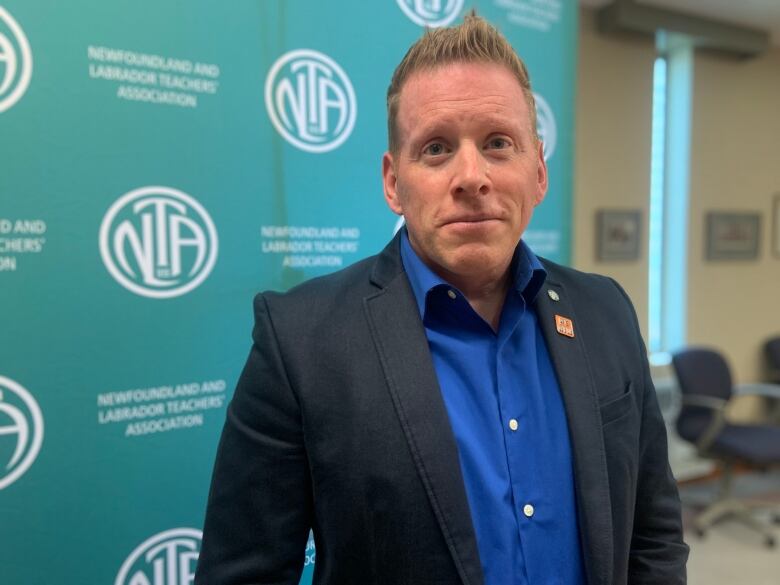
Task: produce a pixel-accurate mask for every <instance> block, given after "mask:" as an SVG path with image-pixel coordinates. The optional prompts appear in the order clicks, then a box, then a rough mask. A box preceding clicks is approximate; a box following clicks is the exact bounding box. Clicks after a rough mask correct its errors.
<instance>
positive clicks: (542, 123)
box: [534, 93, 558, 161]
mask: <svg viewBox="0 0 780 585" xmlns="http://www.w3.org/2000/svg"><path fill="white" fill-rule="evenodd" d="M534 101H535V102H536V133H537V134H538V135H539V140H541V141H542V143H543V144H544V147H543V148H544V160H545V161H548V160H550V159H551V158H552V155H553V153H554V152H555V143H556V142H557V140H558V127H557V126H556V124H555V116H554V115H553V111H552V108H551V107H550V104H548V103H547V101H546V100H545V99H544V98H543V97H542V96H540V95H539V94H538V93H534Z"/></svg>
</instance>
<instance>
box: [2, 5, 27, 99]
mask: <svg viewBox="0 0 780 585" xmlns="http://www.w3.org/2000/svg"><path fill="white" fill-rule="evenodd" d="M30 77H32V52H31V51H30V43H28V42H27V37H26V36H24V31H22V27H20V26H19V24H18V23H17V22H16V21H15V20H14V18H13V16H11V15H10V14H9V12H8V11H7V10H6V9H5V8H3V7H2V6H0V112H4V111H6V110H7V109H8V108H10V107H11V106H13V105H14V104H15V103H16V102H18V101H19V99H20V98H21V97H22V94H23V93H24V92H25V91H26V90H27V86H28V85H30Z"/></svg>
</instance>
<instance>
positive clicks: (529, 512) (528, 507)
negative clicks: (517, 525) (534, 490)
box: [523, 504, 534, 518]
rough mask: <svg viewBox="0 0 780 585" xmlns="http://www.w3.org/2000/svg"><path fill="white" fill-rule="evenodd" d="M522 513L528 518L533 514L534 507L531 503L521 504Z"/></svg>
mask: <svg viewBox="0 0 780 585" xmlns="http://www.w3.org/2000/svg"><path fill="white" fill-rule="evenodd" d="M523 514H525V515H526V516H527V517H528V518H530V517H531V516H533V515H534V507H533V506H532V505H531V504H526V505H525V506H523Z"/></svg>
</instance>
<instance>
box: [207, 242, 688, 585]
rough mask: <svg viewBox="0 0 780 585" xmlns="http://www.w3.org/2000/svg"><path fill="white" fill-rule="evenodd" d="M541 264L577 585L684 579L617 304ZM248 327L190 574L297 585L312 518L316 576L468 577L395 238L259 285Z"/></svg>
mask: <svg viewBox="0 0 780 585" xmlns="http://www.w3.org/2000/svg"><path fill="white" fill-rule="evenodd" d="M544 266H545V268H546V269H547V271H548V278H547V281H546V283H545V285H544V286H543V288H542V290H541V292H540V293H539V296H538V298H537V301H536V303H535V309H536V311H537V314H538V317H539V322H540V323H541V326H542V329H543V331H544V336H545V340H546V342H547V346H548V349H549V351H550V354H551V357H552V361H553V364H554V366H555V370H556V372H557V376H558V380H559V384H560V387H561V391H562V393H563V399H564V404H565V408H566V414H567V419H568V425H569V431H570V435H571V441H572V451H573V460H574V476H575V483H576V486H575V487H576V493H577V506H578V515H579V526H580V533H581V540H582V548H583V557H584V562H585V568H586V573H587V578H588V583H589V585H618V584H627V583H628V584H631V585H641V584H657V585H677V584H684V583H685V561H686V559H687V555H688V549H687V546H686V545H685V544H684V543H683V541H682V528H681V522H680V504H679V498H678V495H677V489H676V487H675V483H674V480H673V478H672V475H671V473H670V470H669V466H668V462H667V448H666V431H665V428H664V423H663V420H662V419H661V414H660V411H659V408H658V404H657V401H656V396H655V391H654V388H653V385H652V382H651V380H650V375H649V370H648V365H647V359H646V353H645V348H644V345H643V343H642V339H641V337H640V332H639V327H638V324H637V320H636V316H635V314H634V311H633V308H632V306H631V304H630V301H629V300H628V298H627V297H626V295H625V293H624V292H623V290H622V289H621V288H620V287H619V286H618V285H617V284H616V283H615V282H614V281H612V280H610V279H608V278H605V277H602V276H596V275H590V274H583V273H580V272H577V271H575V270H572V269H569V268H565V267H562V266H559V265H556V264H554V263H552V262H547V261H544ZM548 291H554V292H556V293H557V294H558V297H559V300H558V301H554V300H553V299H552V298H551V295H550V294H549V293H548ZM556 314H557V315H561V316H563V317H566V318H569V319H571V320H572V322H573V324H574V337H573V338H571V337H567V336H564V335H561V334H559V333H558V332H557V330H556V325H555V315H556ZM255 319H256V324H255V328H254V332H253V339H254V345H253V347H252V350H251V353H250V355H249V359H248V361H247V363H246V366H245V368H244V371H243V373H242V375H241V378H240V380H239V382H238V387H237V388H236V391H235V395H234V397H233V399H232V401H231V403H230V406H229V408H228V412H227V421H226V423H225V428H224V431H223V434H222V438H221V441H220V445H219V450H218V454H217V459H216V464H215V469H214V476H213V480H212V485H211V491H210V494H209V501H208V509H207V513H206V521H205V527H204V537H203V545H202V549H201V553H200V559H199V562H198V569H197V576H196V579H195V582H196V583H197V584H198V585H238V584H242V585H248V584H260V583H262V584H271V583H273V584H290V585H294V584H297V583H298V579H299V578H300V574H301V570H302V566H303V557H304V548H305V544H306V540H307V536H308V533H309V528H310V527H313V530H314V535H315V541H316V564H315V574H314V583H315V584H317V585H319V584H328V585H369V584H386V585H405V584H409V585H428V584H430V585H433V584H439V585H445V584H446V585H453V584H459V583H463V584H466V585H481V584H482V583H483V577H482V569H481V565H480V560H479V553H478V550H477V544H476V538H475V533H474V529H473V526H472V522H471V517H470V513H469V507H468V502H467V499H466V492H465V488H464V484H463V479H462V476H461V471H460V464H459V460H458V452H457V447H456V444H455V438H454V436H453V433H452V430H451V427H450V424H449V419H448V416H447V411H446V408H445V405H444V402H443V399H442V397H441V393H440V391H439V386H438V381H437V378H436V373H435V371H434V368H433V364H432V361H431V357H430V353H429V350H428V343H427V340H426V337H425V331H424V328H423V326H422V322H421V320H420V316H419V311H418V309H417V306H416V304H415V300H414V296H413V293H412V291H411V288H410V285H409V282H408V280H407V277H406V274H405V272H404V270H403V266H402V264H401V261H400V254H399V239H398V237H396V238H395V239H394V240H393V241H392V242H391V243H390V244H389V245H388V246H387V247H386V248H385V250H384V251H383V252H382V253H381V254H379V255H378V256H374V257H371V258H368V259H366V260H363V261H361V262H359V263H357V264H355V265H353V266H351V267H349V268H347V269H345V270H342V271H340V272H338V273H336V274H333V275H330V276H326V277H322V278H317V279H313V280H311V281H309V282H306V283H304V284H302V285H300V286H298V287H296V288H294V289H292V290H291V291H289V292H287V293H285V294H279V293H264V294H260V295H258V296H257V297H256V298H255Z"/></svg>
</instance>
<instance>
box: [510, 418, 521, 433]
mask: <svg viewBox="0 0 780 585" xmlns="http://www.w3.org/2000/svg"><path fill="white" fill-rule="evenodd" d="M519 426H520V425H519V424H518V423H517V420H515V419H510V421H509V428H510V429H512V430H513V431H516V430H517V428H518V427H519Z"/></svg>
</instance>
